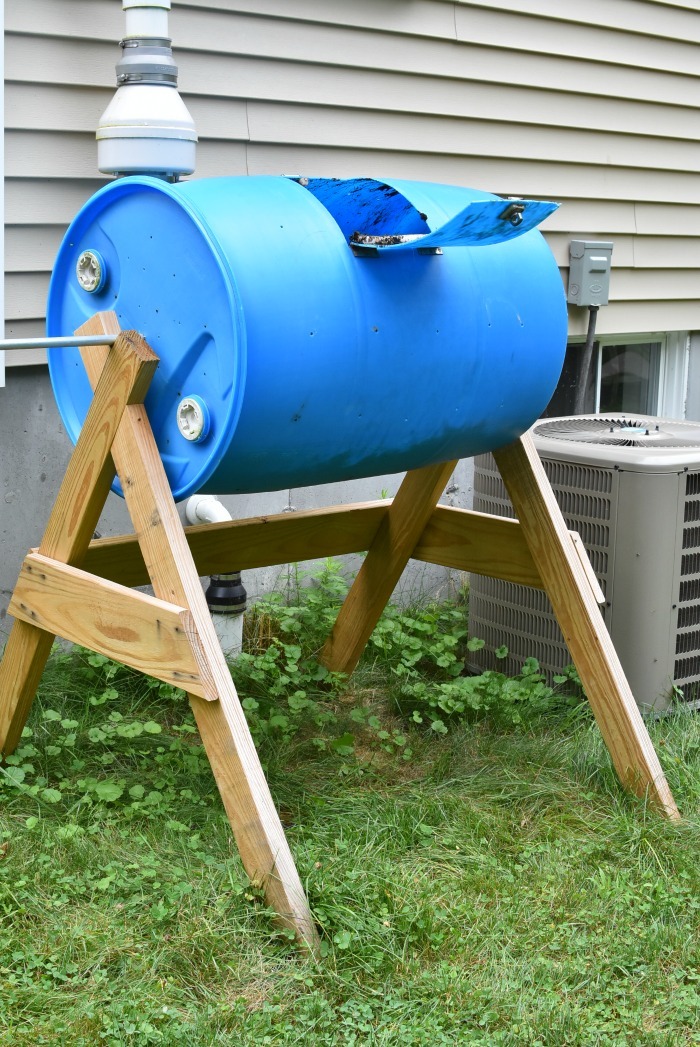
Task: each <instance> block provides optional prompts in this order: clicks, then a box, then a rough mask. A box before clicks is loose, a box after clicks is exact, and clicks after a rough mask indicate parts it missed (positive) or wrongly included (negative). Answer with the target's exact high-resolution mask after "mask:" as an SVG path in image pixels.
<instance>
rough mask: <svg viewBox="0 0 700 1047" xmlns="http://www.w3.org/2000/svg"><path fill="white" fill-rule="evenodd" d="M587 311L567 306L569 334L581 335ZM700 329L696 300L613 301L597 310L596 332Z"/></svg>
mask: <svg viewBox="0 0 700 1047" xmlns="http://www.w3.org/2000/svg"><path fill="white" fill-rule="evenodd" d="M587 327H588V310H587V309H571V310H570V312H569V334H570V335H573V336H579V335H585V334H586V329H587ZM699 329H700V302H698V300H693V301H685V302H657V301H640V302H616V301H611V303H610V305H606V306H605V308H603V309H599V310H598V322H597V325H596V331H597V333H598V334H599V335H608V334H645V333H646V332H648V331H697V330H699Z"/></svg>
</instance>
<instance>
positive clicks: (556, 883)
mask: <svg viewBox="0 0 700 1047" xmlns="http://www.w3.org/2000/svg"><path fill="white" fill-rule="evenodd" d="M91 661H92V662H93V664H90V661H89V660H88V659H87V658H86V654H85V652H79V651H78V652H75V653H74V654H72V655H65V654H56V655H54V657H53V658H52V661H51V663H50V666H49V669H48V671H47V673H46V675H45V678H44V682H43V684H42V689H41V693H40V696H39V698H38V700H37V701H36V703H35V706H34V709H33V712H32V717H31V720H30V723H29V727H28V729H27V731H26V732H25V738H24V739H23V742H22V746H21V747H20V749H19V750H18V753H17V754H16V757H14V758H12V761H11V762H10V763H9V764H8V765H7V766H6V767H5V768H4V769H2V770H1V771H0V776H1V777H2V785H1V786H0V813H1V816H0V833H1V837H0V1044H3V1045H5V1044H7V1045H12V1047H17V1045H31V1047H34V1045H37V1044H61V1045H71V1047H72V1045H76V1047H77V1045H86V1047H87V1045H89V1047H93V1045H96V1044H97V1045H99V1044H114V1045H120V1044H134V1045H141V1044H151V1043H162V1044H166V1045H170V1044H178V1043H183V1044H184V1043H186V1044H188V1045H193V1047H199V1045H209V1044H234V1045H236V1047H239V1045H241V1047H247V1045H251V1047H252V1045H253V1044H255V1045H259V1044H275V1045H277V1044H280V1045H293V1044H304V1045H307V1044H309V1045H317V1044H318V1045H325V1044H329V1045H331V1044H333V1045H334V1044H338V1045H346V1044H347V1045H352V1044H357V1045H386V1047H394V1045H400V1047H412V1045H440V1044H450V1045H452V1044H484V1045H492V1044H508V1045H511V1044H512V1045H528V1047H529V1045H536V1044H548V1045H549V1044H551V1045H557V1047H558V1045H564V1044H580V1045H581V1047H590V1045H597V1044H601V1045H608V1044H610V1045H612V1044H615V1045H617V1044H619V1045H628V1044H634V1045H655V1047H656V1045H659V1047H661V1045H667V1047H676V1045H682V1044H700V989H699V987H700V927H699V924H700V891H699V890H698V887H699V881H700V872H699V871H698V855H699V854H700V817H699V813H700V722H699V721H698V717H696V716H694V715H680V714H679V715H678V716H676V717H674V718H671V719H668V720H664V721H661V722H659V723H656V724H652V725H651V731H652V735H653V740H654V742H655V744H656V746H657V747H658V750H659V753H660V756H661V759H662V762H663V764H664V769H665V771H666V773H667V775H668V778H669V782H670V784H671V787H672V789H673V791H674V793H675V796H676V799H677V801H678V804H679V806H680V808H681V811H682V813H683V816H684V820H683V823H682V824H681V825H679V826H673V825H670V824H669V823H667V822H665V821H663V820H662V819H661V818H660V817H658V816H657V815H656V814H654V813H653V812H652V811H650V810H648V809H647V807H646V805H645V804H644V802H643V801H639V800H636V799H633V798H630V797H628V796H626V795H624V794H623V793H622V792H621V790H620V788H619V786H618V783H617V780H616V778H615V775H614V772H613V770H612V768H611V765H610V761H609V758H608V755H607V753H606V751H605V748H604V746H603V744H602V742H601V740H600V737H599V734H598V731H597V728H596V727H595V724H594V723H592V721H591V720H590V717H589V716H588V715H587V712H586V710H585V707H584V708H582V707H578V708H575V709H574V710H573V711H571V710H569V711H567V710H564V711H562V712H558V713H549V714H543V715H539V716H537V717H534V718H531V719H530V720H529V722H528V723H527V725H515V726H512V725H508V724H506V725H501V726H499V721H498V718H497V717H494V716H491V715H490V716H488V717H487V718H482V719H474V720H473V721H472V722H462V723H460V724H456V725H455V726H454V727H453V728H452V729H451V730H450V731H449V733H448V734H439V735H436V734H435V733H434V732H429V731H425V729H424V728H423V727H420V728H419V727H417V726H414V725H411V724H410V723H408V722H406V721H402V720H400V719H398V718H397V714H396V711H395V708H394V706H393V703H392V697H391V696H392V695H393V694H394V693H395V685H394V682H393V680H392V674H391V669H390V667H388V666H381V665H377V664H375V665H373V666H369V667H368V668H366V669H365V670H364V671H362V672H360V674H359V676H358V681H357V682H356V683H355V684H354V685H353V689H352V690H351V691H349V692H347V691H344V690H343V689H342V687H340V686H338V685H328V684H327V682H324V681H320V682H319V686H320V687H323V686H326V699H325V701H326V703H327V705H328V709H326V710H325V713H324V698H323V691H320V692H319V693H318V694H317V695H315V696H314V697H313V699H312V698H309V702H310V705H309V707H308V709H306V710H304V712H305V714H306V715H307V716H308V717H309V719H308V722H305V723H303V722H301V721H300V722H299V723H298V724H296V726H295V728H294V730H293V731H292V730H291V728H289V726H287V728H285V732H284V735H285V737H284V741H280V740H278V739H276V738H275V737H274V736H273V735H274V732H273V735H269V734H268V736H267V737H263V738H262V742H261V753H262V756H263V760H264V763H265V766H266V770H267V773H268V777H269V780H270V785H271V789H272V792H273V796H274V797H275V799H276V801H277V803H278V805H279V807H280V811H281V814H282V818H283V821H284V823H285V825H286V827H287V832H288V836H289V840H290V843H291V847H292V850H293V853H294V855H295V858H296V860H297V864H298V867H299V870H300V873H301V876H302V879H303V881H304V883H305V886H306V889H307V891H308V895H309V898H310V901H311V905H312V908H313V910H314V913H315V916H316V919H317V920H318V923H319V925H320V927H321V931H322V941H323V956H322V957H321V959H320V961H318V962H316V961H314V960H313V959H311V958H310V957H308V956H306V955H302V954H300V953H299V952H297V951H296V950H295V949H294V947H293V946H292V945H291V944H290V942H289V941H288V939H287V938H286V937H285V935H284V934H283V933H281V932H280V931H279V930H278V929H277V928H276V926H275V923H274V921H273V919H272V917H271V914H270V913H269V911H268V910H267V909H266V908H265V906H264V904H263V902H262V901H261V899H260V897H259V896H258V895H257V894H256V892H255V891H253V890H252V889H251V888H250V887H249V885H248V882H247V880H246V877H245V875H244V873H243V870H242V867H241V864H240V861H239V859H238V856H237V853H236V849H235V846H234V844H233V841H232V839H231V832H230V829H229V826H228V823H227V821H226V819H225V816H224V814H223V810H222V807H221V804H220V801H219V798H218V794H217V792H216V789H215V786H214V783H213V780H212V777H211V772H210V770H209V767H208V763H207V761H206V757H205V756H204V754H203V751H202V749H201V747H200V745H199V739H198V737H197V735H196V733H195V731H194V725H193V720H192V718H191V715H190V713H189V710H188V707H187V704H186V702H185V701H184V699H183V698H182V696H180V695H179V694H178V693H177V692H174V691H172V689H170V688H168V687H165V686H162V685H157V684H155V682H153V681H144V680H142V679H139V678H137V677H135V676H133V675H132V674H129V673H127V672H125V671H122V670H117V668H116V667H115V666H112V665H111V664H109V663H105V662H104V660H100V659H95V658H93V659H91ZM278 677H279V674H278V676H277V677H275V680H276V681H277V682H276V686H277V685H279V678H278ZM279 686H281V685H279ZM263 690H264V688H261V689H260V693H261V694H262V691H263ZM294 693H295V694H297V695H298V694H300V693H301V691H299V689H298V688H297V689H296V691H294ZM304 694H305V695H307V697H308V692H307V691H305V692H304ZM297 704H299V703H298V702H297ZM358 709H364V713H363V714H362V716H358V715H357V712H356V711H357V710H358ZM375 718H376V719H375ZM370 721H371V722H370ZM266 722H267V721H266ZM329 723H330V727H329V726H328V724H329ZM377 724H378V725H379V726H377ZM254 727H255V724H254ZM419 732H420V733H419ZM263 734H264V732H263ZM338 737H340V738H343V739H345V743H346V744H334V742H333V739H334V738H336V739H337V738H338ZM324 738H325V739H326V741H325V742H324ZM397 739H398V741H397ZM407 754H408V758H407Z"/></svg>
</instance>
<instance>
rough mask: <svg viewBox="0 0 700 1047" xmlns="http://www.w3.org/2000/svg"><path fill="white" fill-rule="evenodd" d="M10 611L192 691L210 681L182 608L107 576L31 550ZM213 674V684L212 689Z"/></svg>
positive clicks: (200, 691) (200, 690)
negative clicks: (204, 674)
mask: <svg viewBox="0 0 700 1047" xmlns="http://www.w3.org/2000/svg"><path fill="white" fill-rule="evenodd" d="M9 610H10V614H12V615H14V617H15V618H18V619H21V620H22V621H24V622H28V623H29V624H30V625H37V626H39V628H41V629H45V630H46V631H47V632H49V633H53V634H54V635H56V636H62V637H63V638H64V639H65V640H70V641H71V642H72V643H78V644H83V645H84V646H86V647H89V648H91V650H93V651H98V652H99V653H100V654H104V655H106V656H107V657H108V658H113V659H115V660H116V661H118V662H123V663H124V665H130V666H131V667H132V668H133V669H138V670H139V671H140V672H143V673H148V674H149V675H150V676H155V677H157V678H158V679H159V680H163V681H164V682H165V683H170V684H173V685H174V686H176V687H182V688H184V689H185V690H189V691H192V693H193V694H198V695H202V694H204V690H205V684H204V683H203V681H202V679H201V676H200V668H199V664H198V661H197V659H196V658H195V655H194V653H193V650H192V644H193V643H197V636H196V632H195V630H194V625H193V623H192V616H191V614H190V612H189V611H188V610H186V609H185V608H183V607H177V606H175V605H174V604H170V603H166V602H165V601H164V600H158V599H156V598H155V597H153V596H147V595H146V594H145V593H137V592H133V591H132V590H131V589H127V588H125V587H124V586H123V585H118V584H117V583H116V582H106V581H104V580H102V579H100V578H96V577H95V576H94V575H91V574H88V573H87V572H86V571H81V570H80V569H79V568H77V567H70V566H69V565H67V564H62V563H59V562H58V561H57V560H50V559H49V558H48V557H46V556H41V555H40V554H38V553H30V554H29V555H28V556H27V557H25V560H24V563H23V564H22V569H21V571H20V575H19V580H18V582H17V585H16V586H15V590H14V593H13V594H12V600H11V602H10V607H9ZM211 686H212V684H211V681H209V690H210V691H211Z"/></svg>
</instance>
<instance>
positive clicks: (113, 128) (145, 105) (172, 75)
mask: <svg viewBox="0 0 700 1047" xmlns="http://www.w3.org/2000/svg"><path fill="white" fill-rule="evenodd" d="M122 6H123V8H124V12H125V14H126V33H125V36H124V39H123V40H122V41H121V47H122V52H123V54H122V58H121V60H120V61H119V62H118V63H117V92H116V94H115V96H114V98H113V99H112V101H111V102H110V103H109V105H108V106H107V108H106V109H105V111H104V113H103V114H102V116H101V117H100V121H99V123H98V125H97V164H98V167H99V169H100V171H103V172H104V173H105V174H114V175H126V174H152V175H158V176H161V177H163V178H169V179H172V180H173V181H176V180H177V179H178V178H179V177H180V175H184V174H192V172H193V171H194V167H195V151H196V142H197V132H196V131H195V127H194V121H193V120H192V117H191V116H190V114H189V112H188V110H187V106H186V105H185V103H184V102H183V101H182V99H181V98H180V95H179V93H178V90H177V66H176V65H175V62H174V61H173V52H172V49H171V47H170V43H171V41H170V37H169V36H168V11H169V10H170V0H150V2H149V0H122Z"/></svg>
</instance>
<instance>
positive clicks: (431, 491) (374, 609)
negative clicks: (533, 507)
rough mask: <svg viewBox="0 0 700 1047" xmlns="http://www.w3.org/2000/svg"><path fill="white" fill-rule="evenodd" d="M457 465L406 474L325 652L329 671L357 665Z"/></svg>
mask: <svg viewBox="0 0 700 1047" xmlns="http://www.w3.org/2000/svg"><path fill="white" fill-rule="evenodd" d="M456 464H457V463H456V462H441V463H440V464H439V465H428V466H425V467H424V468H423V469H414V470H413V471H412V472H409V473H407V474H406V476H405V478H404V481H403V483H402V484H401V487H400V488H399V490H398V492H397V494H396V497H395V498H394V500H393V502H392V504H391V506H390V508H389V511H388V513H387V514H386V516H385V517H384V518H383V519H382V521H381V523H380V525H379V527H378V529H377V533H376V535H375V537H374V540H373V542H372V544H371V546H370V548H369V551H368V552H367V556H366V557H365V561H364V563H363V564H362V567H361V568H360V570H359V572H358V575H357V578H356V579H355V581H354V583H353V585H352V587H351V589H350V592H349V593H348V595H347V597H346V598H345V602H344V603H343V606H342V607H341V609H340V613H339V615H338V618H337V621H336V623H335V625H334V626H333V631H332V632H331V635H330V636H329V638H328V640H327V641H326V644H325V646H324V648H323V650H322V651H321V654H320V660H321V661H322V662H323V664H324V665H326V666H328V668H329V669H331V670H333V671H334V672H342V673H351V672H352V671H353V669H354V668H355V666H356V665H357V663H358V661H359V660H360V656H361V654H362V652H363V650H364V648H365V645H366V643H367V641H368V640H369V638H370V636H371V635H372V630H373V629H374V627H375V625H376V624H377V622H378V621H379V618H380V615H381V613H382V611H383V610H384V608H385V607H386V605H387V603H388V601H389V597H390V596H391V594H392V592H393V591H394V588H395V587H396V584H397V582H398V580H399V578H400V577H401V573H402V571H403V570H404V568H405V566H406V564H407V563H408V561H409V559H410V558H411V554H412V553H413V550H414V549H415V548H416V546H417V544H418V540H419V539H420V536H421V535H422V533H423V531H424V530H425V527H426V525H427V523H428V520H429V519H430V517H431V516H432V513H433V510H434V509H435V506H436V505H437V502H438V499H439V497H440V495H441V494H442V492H443V491H444V489H445V484H446V483H447V481H448V480H449V478H450V476H451V475H452V472H453V471H454V468H455V465H456Z"/></svg>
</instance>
